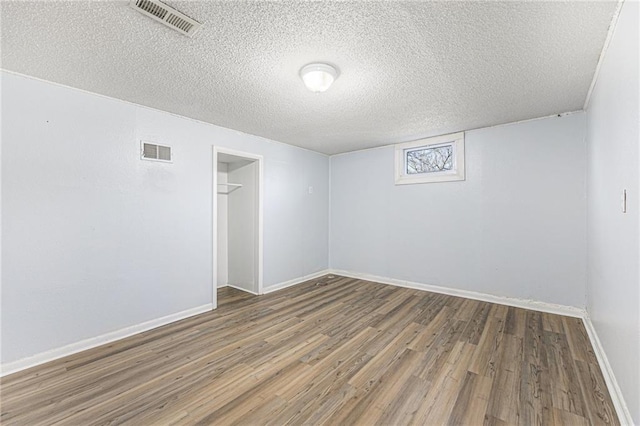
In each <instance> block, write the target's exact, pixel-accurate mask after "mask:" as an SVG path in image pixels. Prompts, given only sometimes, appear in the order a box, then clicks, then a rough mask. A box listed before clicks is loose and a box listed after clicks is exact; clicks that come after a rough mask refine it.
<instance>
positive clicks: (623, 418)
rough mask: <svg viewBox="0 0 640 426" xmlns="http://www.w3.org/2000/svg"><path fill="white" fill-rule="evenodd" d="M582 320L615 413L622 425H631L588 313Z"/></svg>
mask: <svg viewBox="0 0 640 426" xmlns="http://www.w3.org/2000/svg"><path fill="white" fill-rule="evenodd" d="M582 321H583V322H584V327H585V328H586V329H587V334H588V335H589V340H591V346H593V351H594V352H595V354H596V358H597V359H598V364H600V371H602V375H603V376H604V380H605V382H606V384H607V389H609V395H611V399H612V400H613V405H614V407H615V409H616V413H617V414H618V419H619V420H620V423H621V424H622V425H629V426H633V419H632V418H631V413H630V412H629V408H628V407H627V404H626V403H625V401H624V397H623V396H622V391H621V390H620V387H619V386H618V381H617V380H616V376H615V374H613V369H612V368H611V364H609V360H608V359H607V354H606V353H605V351H604V348H603V347H602V343H600V339H599V338H598V333H597V332H596V329H595V327H594V326H593V323H592V322H591V318H590V317H589V315H585V316H584V317H583V318H582Z"/></svg>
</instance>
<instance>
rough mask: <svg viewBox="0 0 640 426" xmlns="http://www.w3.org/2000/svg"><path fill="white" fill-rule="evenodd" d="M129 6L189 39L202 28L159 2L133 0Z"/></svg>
mask: <svg viewBox="0 0 640 426" xmlns="http://www.w3.org/2000/svg"><path fill="white" fill-rule="evenodd" d="M129 6H131V7H132V8H133V9H135V10H137V11H138V12H140V13H142V14H143V15H147V16H148V17H150V18H152V19H155V20H156V21H158V22H161V23H163V24H164V25H166V26H167V27H169V28H173V29H174V30H176V31H178V32H179V33H182V34H184V35H187V36H189V37H191V36H192V35H193V34H194V33H195V32H196V31H198V29H199V28H200V27H201V26H202V24H201V23H200V22H198V21H195V20H193V19H191V18H189V17H188V16H187V15H185V14H184V13H181V12H178V11H177V10H175V9H174V8H172V7H170V6H167V5H166V4H164V3H162V2H160V1H158V0H131V1H130V2H129Z"/></svg>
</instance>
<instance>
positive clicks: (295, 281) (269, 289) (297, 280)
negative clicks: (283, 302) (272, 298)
mask: <svg viewBox="0 0 640 426" xmlns="http://www.w3.org/2000/svg"><path fill="white" fill-rule="evenodd" d="M329 273H331V271H329V270H328V269H324V270H322V271H318V272H314V273H313V274H309V275H305V276H304V277H299V278H294V279H292V280H289V281H284V282H281V283H278V284H274V285H270V286H269V287H265V288H264V289H263V290H262V292H263V293H264V294H267V293H272V292H274V291H278V290H282V289H283V288H287V287H291V286H294V285H296V284H300V283H303V282H305V281H309V280H313V279H315V278H320V277H322V276H324V275H327V274H329Z"/></svg>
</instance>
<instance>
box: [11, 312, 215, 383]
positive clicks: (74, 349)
mask: <svg viewBox="0 0 640 426" xmlns="http://www.w3.org/2000/svg"><path fill="white" fill-rule="evenodd" d="M212 308H213V305H212V304H211V303H208V304H206V305H202V306H198V307H195V308H191V309H187V310H185V311H182V312H177V313H175V314H171V315H167V316H164V317H162V318H156V319H153V320H150V321H145V322H143V323H140V324H136V325H132V326H129V327H125V328H122V329H120V330H116V331H112V332H109V333H106V334H103V335H101V336H97V337H91V338H89V339H85V340H81V341H79V342H76V343H71V344H70V345H66V346H62V347H60V348H57V349H52V350H49V351H46V352H42V353H39V354H37V355H33V356H30V357H27V358H23V359H19V360H17V361H12V362H8V363H5V364H2V365H0V377H2V376H6V375H8V374H12V373H16V372H18V371H21V370H25V369H27V368H31V367H35V366H36V365H40V364H44V363H46V362H49V361H54V360H56V359H59V358H63V357H65V356H68V355H73V354H75V353H78V352H82V351H86V350H87V349H92V348H95V347H97V346H101V345H104V344H107V343H111V342H114V341H116V340H120V339H124V338H125V337H129V336H132V335H134V334H138V333H142V332H144V331H148V330H151V329H153V328H157V327H160V326H163V325H167V324H170V323H172V322H175V321H179V320H181V319H185V318H189V317H192V316H194V315H198V314H201V313H204V312H208V311H210V310H211V309H212Z"/></svg>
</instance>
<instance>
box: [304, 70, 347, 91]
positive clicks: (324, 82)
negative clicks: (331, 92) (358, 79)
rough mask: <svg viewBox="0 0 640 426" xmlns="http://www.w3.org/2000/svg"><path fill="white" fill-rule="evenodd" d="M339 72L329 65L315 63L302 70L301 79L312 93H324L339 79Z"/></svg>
mask: <svg viewBox="0 0 640 426" xmlns="http://www.w3.org/2000/svg"><path fill="white" fill-rule="evenodd" d="M338 74H339V73H338V70H337V69H336V68H335V67H333V66H331V65H329V64H321V63H313V64H308V65H305V66H304V67H302V68H301V69H300V78H302V81H303V82H304V85H305V86H307V89H309V90H311V91H312V92H315V93H319V92H324V91H325V90H327V89H328V88H329V86H331V84H333V82H334V81H335V79H336V78H338Z"/></svg>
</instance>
